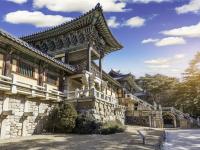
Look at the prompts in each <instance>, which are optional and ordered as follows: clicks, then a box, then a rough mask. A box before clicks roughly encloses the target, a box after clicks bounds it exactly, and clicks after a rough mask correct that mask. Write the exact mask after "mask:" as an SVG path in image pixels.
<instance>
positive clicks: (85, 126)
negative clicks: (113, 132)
mask: <svg viewBox="0 0 200 150" xmlns="http://www.w3.org/2000/svg"><path fill="white" fill-rule="evenodd" d="M100 126H101V124H100V123H99V122H97V121H96V120H95V119H94V118H92V117H91V116H88V115H79V116H78V118H77V119H76V127H75V128H74V130H73V132H74V133H78V134H95V133H98V132H99V129H100Z"/></svg>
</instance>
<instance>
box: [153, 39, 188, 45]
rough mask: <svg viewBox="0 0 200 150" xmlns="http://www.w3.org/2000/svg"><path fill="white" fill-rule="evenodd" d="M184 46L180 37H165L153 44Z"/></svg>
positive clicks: (184, 42)
mask: <svg viewBox="0 0 200 150" xmlns="http://www.w3.org/2000/svg"><path fill="white" fill-rule="evenodd" d="M182 44H186V41H185V40H184V38H182V37H166V38H163V39H161V40H159V41H158V42H156V43H155V46H158V47H161V46H170V45H182Z"/></svg>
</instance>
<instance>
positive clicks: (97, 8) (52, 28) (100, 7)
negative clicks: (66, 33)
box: [19, 3, 107, 39]
mask: <svg viewBox="0 0 200 150" xmlns="http://www.w3.org/2000/svg"><path fill="white" fill-rule="evenodd" d="M96 10H99V11H103V9H102V6H101V5H100V3H97V5H96V6H95V8H92V9H91V10H89V11H88V12H86V13H84V14H82V15H80V16H79V17H76V18H74V19H72V20H70V21H67V22H64V23H62V24H60V25H57V26H54V27H50V28H47V29H45V30H41V31H38V32H35V33H32V34H30V35H26V36H21V37H19V38H20V39H26V38H29V37H32V36H36V35H38V34H40V33H45V32H48V31H52V30H54V29H57V28H59V27H62V26H64V25H66V24H70V23H73V22H75V21H77V20H79V19H81V18H82V17H85V16H87V15H88V14H91V13H92V12H94V11H96ZM106 25H107V24H106Z"/></svg>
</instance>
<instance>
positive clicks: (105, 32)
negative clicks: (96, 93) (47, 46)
mask: <svg viewBox="0 0 200 150" xmlns="http://www.w3.org/2000/svg"><path fill="white" fill-rule="evenodd" d="M95 18H96V19H97V20H96V21H95V22H94V19H95ZM93 23H94V25H95V26H96V29H97V30H98V32H99V34H100V35H101V36H102V37H103V39H104V40H105V42H106V44H107V49H106V53H109V52H111V51H115V50H119V49H121V48H122V47H123V46H122V45H121V44H120V43H119V42H118V41H117V40H116V39H115V38H114V36H113V35H112V33H111V31H110V29H109V27H108V25H107V22H106V19H105V17H104V15H103V10H102V7H101V6H100V4H97V5H96V7H95V8H94V9H92V10H90V11H89V12H87V13H85V14H83V15H81V16H80V17H78V18H76V19H73V20H71V21H69V22H66V23H63V24H61V25H58V26H55V27H53V28H50V29H47V30H44V31H41V32H36V33H33V34H31V35H27V36H23V37H21V39H23V40H25V41H28V42H31V41H34V40H36V39H46V38H48V37H49V36H54V35H59V34H61V33H63V32H66V31H67V30H69V31H70V30H73V29H77V28H81V27H85V26H87V25H90V24H93Z"/></svg>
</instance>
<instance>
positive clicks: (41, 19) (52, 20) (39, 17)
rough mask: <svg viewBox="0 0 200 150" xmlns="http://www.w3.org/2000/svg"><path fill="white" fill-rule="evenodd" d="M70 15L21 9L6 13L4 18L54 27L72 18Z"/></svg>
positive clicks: (16, 21)
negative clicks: (48, 13)
mask: <svg viewBox="0 0 200 150" xmlns="http://www.w3.org/2000/svg"><path fill="white" fill-rule="evenodd" d="M71 19H72V18H70V17H63V16H59V15H45V14H43V13H42V12H39V11H34V12H30V11H26V10H24V11H23V10H19V11H16V12H10V13H8V14H6V16H5V18H4V20H5V21H6V22H9V23H12V24H31V25H34V26H36V27H52V26H56V25H59V24H62V23H64V22H66V21H69V20H71Z"/></svg>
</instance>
